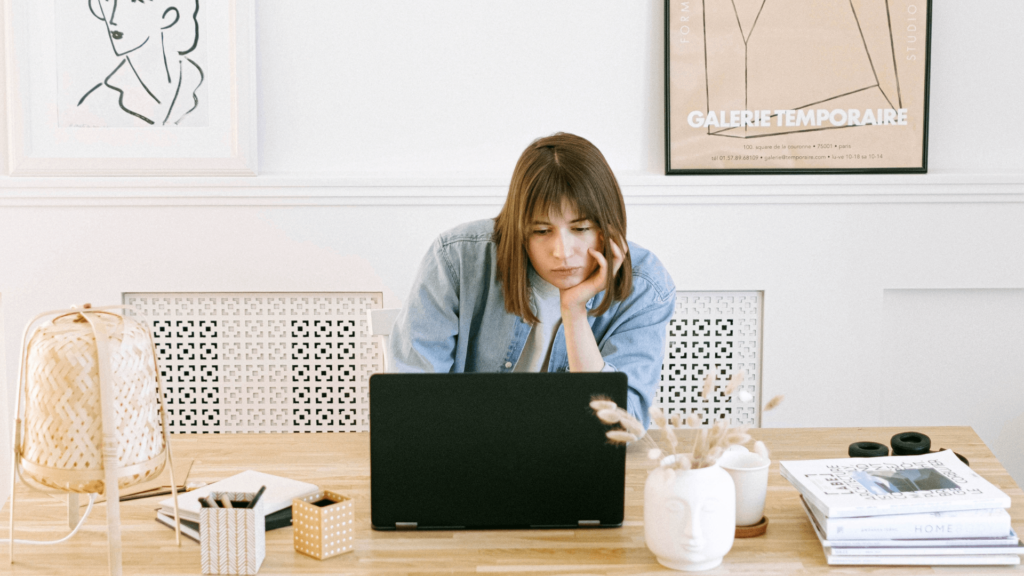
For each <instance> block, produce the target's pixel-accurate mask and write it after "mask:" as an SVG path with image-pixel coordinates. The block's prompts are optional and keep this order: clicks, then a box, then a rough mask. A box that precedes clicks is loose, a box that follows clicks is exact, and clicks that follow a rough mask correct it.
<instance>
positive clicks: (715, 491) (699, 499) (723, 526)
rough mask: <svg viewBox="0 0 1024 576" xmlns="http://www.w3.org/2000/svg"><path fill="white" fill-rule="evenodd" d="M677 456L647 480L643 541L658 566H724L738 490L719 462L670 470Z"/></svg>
mask: <svg viewBox="0 0 1024 576" xmlns="http://www.w3.org/2000/svg"><path fill="white" fill-rule="evenodd" d="M674 460H675V456H669V457H667V458H665V459H664V460H662V462H661V464H662V465H661V466H660V467H658V468H655V469H654V470H652V471H651V472H650V474H649V475H648V476H647V483H646V484H645V486H644V539H645V540H646V542H647V547H648V548H650V550H651V552H653V553H654V555H655V556H656V557H657V558H658V562H659V563H660V564H661V565H662V566H665V567H667V568H671V569H673V570H685V571H687V572H695V571H698V570H710V569H711V568H714V567H716V566H718V565H719V564H721V563H722V558H724V557H725V555H726V554H727V553H728V552H729V550H731V549H732V544H733V540H734V538H735V536H736V489H735V486H734V484H733V480H732V477H731V476H729V474H728V473H727V472H726V471H725V470H723V469H722V468H721V467H719V466H718V464H715V465H713V466H709V467H707V468H698V469H696V470H676V469H673V468H669V467H668V465H670V464H671V463H672V462H673V461H674Z"/></svg>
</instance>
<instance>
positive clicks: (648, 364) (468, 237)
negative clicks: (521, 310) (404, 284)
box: [389, 219, 676, 426]
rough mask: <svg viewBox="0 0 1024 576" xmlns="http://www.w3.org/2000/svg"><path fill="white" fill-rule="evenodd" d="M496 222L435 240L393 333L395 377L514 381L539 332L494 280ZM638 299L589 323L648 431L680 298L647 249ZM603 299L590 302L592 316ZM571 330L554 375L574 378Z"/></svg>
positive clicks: (555, 348)
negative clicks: (511, 376) (482, 375)
mask: <svg viewBox="0 0 1024 576" xmlns="http://www.w3.org/2000/svg"><path fill="white" fill-rule="evenodd" d="M493 232H494V221H493V220H489V219H488V220H477V221H474V222H469V223H466V224H462V225H461V226H457V227H455V228H453V229H451V230H449V231H447V232H445V233H443V234H441V235H440V236H439V237H438V238H437V240H435V241H434V243H433V245H432V246H431V247H430V250H429V251H427V254H426V256H424V258H423V261H422V262H421V263H420V268H419V271H418V272H417V274H416V280H415V281H414V283H413V287H412V290H411V292H410V293H409V299H408V300H407V301H406V305H405V306H404V307H403V308H402V310H401V312H400V313H399V315H398V319H397V321H396V322H395V326H394V329H393V330H392V332H391V338H390V343H389V353H390V354H389V356H390V362H391V369H392V370H393V371H395V372H438V373H444V372H511V371H512V368H513V367H514V366H515V365H516V362H517V361H518V360H519V355H520V354H521V353H522V351H523V346H524V345H525V344H526V338H527V336H529V334H530V330H531V328H532V327H531V325H530V324H528V323H527V322H525V321H524V320H523V319H522V318H520V317H519V316H516V315H514V314H510V313H508V312H507V311H506V310H505V296H504V294H503V292H502V289H501V285H500V284H499V283H498V280H497V276H496V264H497V249H496V244H495V243H494V241H493V239H492V235H493ZM629 253H630V255H631V258H632V261H633V292H632V294H630V295H629V296H628V297H626V299H625V300H623V301H620V302H614V303H612V305H611V307H610V308H609V309H608V311H607V312H605V313H604V314H602V315H601V316H590V317H589V318H588V320H589V322H590V327H591V329H592V330H593V332H594V338H595V340H596V341H597V346H598V349H599V350H600V351H601V356H602V357H603V358H604V361H605V369H606V370H608V369H611V370H614V371H617V372H624V373H625V374H626V376H627V378H628V380H629V395H628V398H629V400H628V406H627V410H628V411H629V413H630V414H632V415H633V416H635V417H636V418H637V419H639V420H640V422H643V423H644V425H645V426H646V425H647V423H648V422H649V416H648V409H649V408H650V407H651V406H652V405H653V403H654V401H655V397H656V394H657V389H658V382H659V381H660V378H661V365H662V361H663V360H664V355H665V342H666V339H667V327H668V321H669V319H670V318H671V317H672V313H673V311H674V309H675V301H676V290H675V284H674V283H673V282H672V278H671V276H669V274H668V271H667V270H665V267H664V266H662V264H661V262H660V261H659V260H658V258H657V257H656V256H655V255H654V254H652V253H651V252H649V251H648V250H646V249H644V248H642V247H640V246H638V245H637V244H634V243H633V242H629ZM603 297H604V292H600V293H598V294H597V295H596V296H595V297H594V298H591V299H590V301H589V302H587V309H588V310H590V309H592V308H593V307H594V306H595V305H596V304H597V303H599V302H600V301H601V299H602V298H603ZM568 371H569V357H568V354H567V352H566V349H565V329H564V327H562V326H560V327H559V328H558V332H557V333H556V334H555V340H554V343H553V344H552V347H551V357H550V359H549V360H548V372H568Z"/></svg>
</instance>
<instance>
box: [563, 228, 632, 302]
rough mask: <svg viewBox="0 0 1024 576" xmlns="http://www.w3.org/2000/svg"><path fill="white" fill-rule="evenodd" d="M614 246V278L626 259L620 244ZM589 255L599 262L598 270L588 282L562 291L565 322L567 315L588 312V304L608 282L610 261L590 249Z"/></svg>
mask: <svg viewBox="0 0 1024 576" xmlns="http://www.w3.org/2000/svg"><path fill="white" fill-rule="evenodd" d="M611 245H612V266H611V267H612V272H611V273H612V277H614V276H615V275H616V274H618V273H619V268H622V263H623V262H624V261H625V259H626V255H625V252H624V251H623V249H622V248H620V247H619V245H618V243H617V242H615V241H614V240H613V241H612V242H611ZM625 250H626V251H629V246H626V249H625ZM587 253H588V254H590V256H591V257H592V258H593V259H594V260H596V261H597V268H595V269H594V271H593V272H592V273H591V274H590V276H588V277H587V279H586V280H584V281H583V282H580V283H579V284H577V285H575V286H573V287H572V288H569V289H566V290H562V291H561V297H562V319H563V321H565V317H566V314H571V313H573V312H577V313H578V312H580V311H583V312H584V313H585V312H586V308H587V302H589V301H590V299H591V298H593V297H594V296H597V294H598V293H599V292H600V291H601V290H604V287H605V284H606V283H607V282H608V260H607V258H605V257H604V254H602V253H600V252H598V251H597V250H594V249H593V248H590V249H588V250H587Z"/></svg>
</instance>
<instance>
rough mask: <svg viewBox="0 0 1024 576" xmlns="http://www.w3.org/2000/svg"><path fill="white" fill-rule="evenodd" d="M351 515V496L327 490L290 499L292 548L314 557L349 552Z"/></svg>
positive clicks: (326, 556)
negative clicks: (293, 544) (292, 530)
mask: <svg viewBox="0 0 1024 576" xmlns="http://www.w3.org/2000/svg"><path fill="white" fill-rule="evenodd" d="M355 516H356V515H355V509H354V508H353V506H352V499H351V498H349V497H347V496H342V495H341V494H338V493H336V492H331V491H330V490H321V491H320V492H317V493H316V494H313V495H311V496H307V497H305V498H296V499H294V500H292V528H293V529H294V533H293V534H294V542H295V551H296V552H300V553H302V554H305V555H306V556H312V557H313V558H316V559H317V560H326V559H328V558H331V557H332V556H337V555H339V554H344V553H346V552H351V551H352V548H353V541H354V538H353V532H354V530H355Z"/></svg>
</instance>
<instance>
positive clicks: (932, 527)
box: [780, 450, 1024, 566]
mask: <svg viewBox="0 0 1024 576" xmlns="http://www.w3.org/2000/svg"><path fill="white" fill-rule="evenodd" d="M780 470H781V472H782V476H783V477H785V478H786V479H787V480H789V481H790V483H792V484H793V486H794V487H796V489H797V490H798V491H799V492H800V494H801V496H802V498H801V501H802V502H803V505H804V510H805V511H806V512H807V517H808V519H809V520H810V523H811V525H812V526H813V528H814V531H815V533H816V534H817V536H818V539H819V540H820V541H821V545H822V547H823V548H824V550H825V558H826V560H827V562H828V563H829V564H833V565H842V564H847V565H849V564H860V565H881V566H899V565H942V564H946V565H983V564H987V565H1014V564H1020V558H1021V555H1022V554H1024V545H1022V544H1021V542H1020V540H1019V539H1018V538H1017V534H1016V533H1015V532H1014V531H1013V528H1012V527H1011V526H1010V514H1009V513H1008V512H1007V511H1006V509H1007V508H1009V507H1010V497H1009V496H1008V495H1006V493H1004V492H1003V491H1002V490H1000V489H999V488H997V487H996V486H994V485H992V484H991V483H990V482H988V481H987V480H985V479H984V478H982V477H981V476H979V475H978V474H977V473H975V472H974V471H972V470H971V469H970V468H969V467H967V466H966V465H965V464H964V463H962V462H961V461H960V460H959V459H958V458H957V457H956V455H955V454H954V453H953V452H952V451H950V450H943V451H941V452H937V453H932V454H922V455H918V456H888V457H882V458H839V459H832V460H792V461H784V462H781V463H780Z"/></svg>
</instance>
